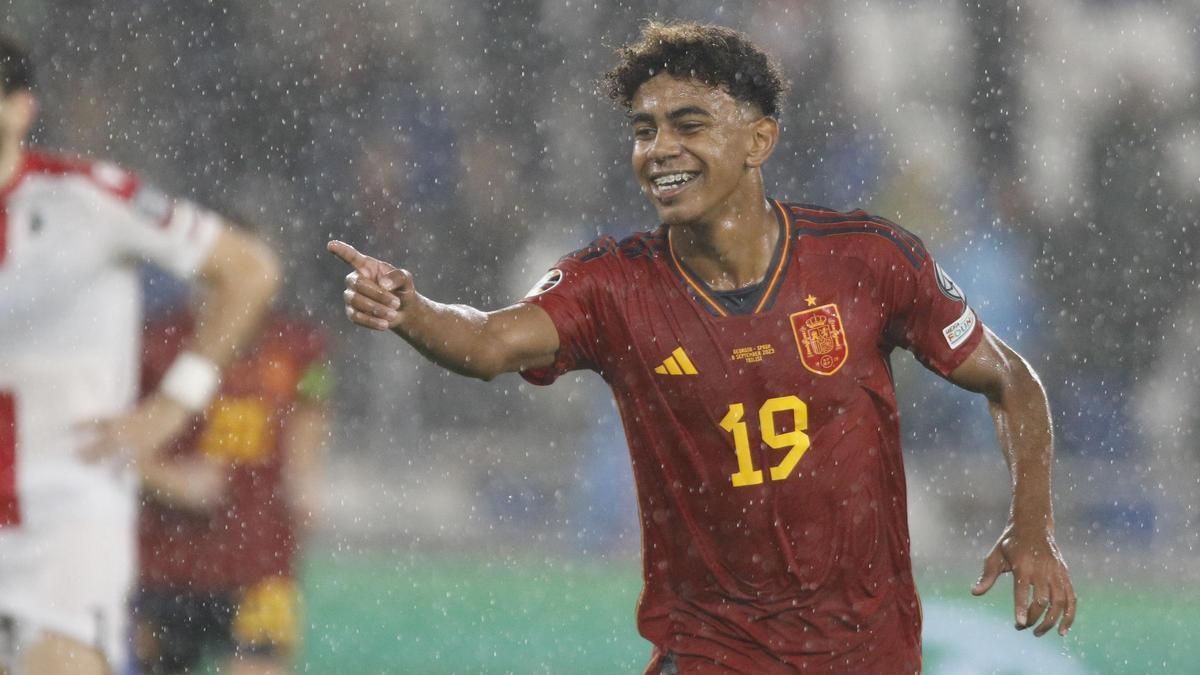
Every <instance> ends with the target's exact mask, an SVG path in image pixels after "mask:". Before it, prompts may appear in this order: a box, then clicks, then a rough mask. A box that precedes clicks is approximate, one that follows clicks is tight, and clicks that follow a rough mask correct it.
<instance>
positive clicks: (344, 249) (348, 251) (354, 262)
mask: <svg viewBox="0 0 1200 675" xmlns="http://www.w3.org/2000/svg"><path fill="white" fill-rule="evenodd" d="M325 249H326V250H327V251H329V252H330V253H332V254H334V255H336V256H337V257H339V258H341V259H342V261H343V262H345V263H346V264H347V265H350V266H351V267H353V268H354V269H359V268H361V267H362V265H363V263H365V262H366V261H367V256H365V255H363V254H361V253H359V252H358V249H356V248H354V247H353V246H351V245H350V244H347V243H346V242H344V241H339V240H337V239H333V240H331V241H330V242H329V243H328V244H326V245H325Z"/></svg>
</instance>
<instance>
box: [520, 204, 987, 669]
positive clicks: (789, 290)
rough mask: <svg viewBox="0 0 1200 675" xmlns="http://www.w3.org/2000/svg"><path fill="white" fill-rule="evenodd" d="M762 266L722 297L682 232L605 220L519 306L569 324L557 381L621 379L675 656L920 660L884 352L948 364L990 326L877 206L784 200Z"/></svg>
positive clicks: (657, 589)
mask: <svg viewBox="0 0 1200 675" xmlns="http://www.w3.org/2000/svg"><path fill="white" fill-rule="evenodd" d="M772 203H773V205H774V207H775V210H776V214H777V216H778V220H779V227H780V232H781V236H780V239H779V245H778V247H777V250H776V252H775V257H774V259H773V260H772V263H771V268H770V271H769V272H768V274H767V275H766V278H765V279H764V280H763V281H762V282H761V283H760V284H758V285H757V286H756V287H752V288H749V289H743V290H741V291H739V292H736V293H715V292H713V291H712V290H710V289H709V288H707V287H706V286H705V284H704V283H703V282H702V281H700V280H699V279H697V278H696V277H695V276H694V275H693V274H692V273H691V272H690V271H689V270H688V269H687V267H686V265H684V264H683V263H681V261H680V260H679V259H678V258H677V257H676V256H675V255H674V253H673V251H672V247H671V236H670V228H669V227H666V226H663V227H660V228H658V229H657V230H655V231H653V232H647V233H641V234H636V235H634V236H631V237H629V238H627V239H625V240H623V241H621V242H619V243H618V242H616V241H614V240H613V239H612V238H610V237H602V238H601V239H598V240H597V241H596V242H594V243H593V244H592V245H591V246H590V247H588V248H586V249H583V250H581V251H578V252H576V253H574V254H572V255H569V256H567V257H565V258H563V259H562V260H561V261H560V262H559V263H558V265H557V266H556V267H555V269H553V270H551V271H550V273H548V274H547V275H546V277H545V278H544V279H543V280H542V282H541V283H540V284H539V285H538V286H536V287H535V288H534V289H533V290H532V291H531V292H530V295H529V296H528V297H527V298H526V299H525V302H531V303H534V304H536V305H538V306H539V307H541V308H542V309H544V310H545V311H546V312H547V313H548V314H549V315H550V317H551V319H552V320H553V321H554V324H555V326H556V327H557V329H558V332H559V340H560V347H559V352H558V356H557V360H556V361H555V363H554V364H553V365H552V366H550V367H548V368H546V369H543V370H537V371H529V372H526V373H524V376H525V377H526V379H528V380H529V381H530V382H533V383H535V384H549V383H550V382H552V381H554V379H555V378H557V377H558V376H559V375H561V374H562V373H565V372H567V371H570V370H575V369H581V368H588V369H592V370H595V371H597V372H598V373H600V374H601V375H602V376H603V377H604V379H605V380H606V381H607V382H608V383H609V384H610V385H611V387H612V390H613V394H614V396H615V397H616V401H617V406H618V408H619V410H620V413H621V418H622V420H623V422H624V425H625V431H626V436H627V439H628V442H629V448H630V454H631V457H632V461H633V469H634V476H635V479H636V482H637V490H638V502H639V507H640V513H641V522H642V550H643V571H644V577H645V589H644V591H643V594H642V597H641V600H640V602H639V606H638V628H639V631H640V632H641V634H642V635H643V636H645V637H646V639H648V640H649V641H650V642H651V643H653V644H654V645H655V648H656V650H655V652H656V657H655V661H654V662H652V663H651V669H652V670H653V672H658V671H657V670H656V668H657V667H658V665H659V663H660V661H661V659H664V658H666V656H667V655H668V654H669V655H670V656H671V658H672V659H673V660H674V661H675V663H676V665H677V667H679V670H680V671H686V670H688V669H689V668H691V667H693V666H700V667H701V668H702V669H703V666H704V664H710V668H709V669H715V670H718V671H721V672H746V673H766V672H794V671H796V670H798V669H807V671H818V672H854V673H874V672H880V673H902V672H916V671H918V670H919V669H920V658H921V657H920V654H921V652H920V636H921V610H920V604H919V601H918V599H917V593H916V587H915V585H914V582H913V576H912V564H911V561H910V557H909V534H908V522H907V502H906V497H905V484H904V466H903V461H902V458H901V451H900V432H899V420H898V413H897V408H896V398H895V393H894V389H893V383H892V377H891V369H890V364H889V358H890V355H891V352H892V351H893V349H895V348H896V347H903V348H907V349H909V350H911V351H912V352H913V353H914V354H915V355H916V356H917V357H918V358H919V359H920V360H921V361H922V362H923V363H924V364H925V365H926V366H928V367H929V368H931V369H932V370H934V371H935V372H937V373H939V374H941V375H943V376H945V375H947V374H949V373H950V372H951V371H952V370H953V369H954V368H956V367H957V366H958V365H959V364H961V363H962V362H963V361H964V360H965V359H966V358H967V356H969V355H970V354H971V352H972V351H974V349H975V347H976V346H977V345H978V343H979V340H980V339H981V336H982V334H983V330H982V327H981V324H980V323H979V321H978V320H977V318H976V316H975V314H974V312H973V311H972V310H971V308H970V307H969V306H968V305H967V303H966V301H965V299H964V297H963V294H962V292H961V290H960V289H959V288H958V287H957V286H956V285H955V284H954V282H953V281H951V280H950V278H949V277H948V276H947V275H946V274H945V273H944V272H943V271H942V270H941V268H940V267H937V266H936V265H935V264H934V261H933V259H932V258H931V257H930V255H929V253H928V252H927V251H926V250H925V248H924V247H923V246H922V244H921V242H920V241H919V240H918V239H917V238H916V237H915V236H913V235H912V234H910V233H908V232H906V231H905V230H903V229H901V228H900V227H898V226H896V225H894V224H892V223H890V222H888V221H885V220H883V219H880V218H875V217H872V216H869V215H867V214H866V213H863V212H861V211H855V212H852V213H839V212H834V211H831V210H828V209H823V208H818V207H811V206H802V205H793V204H781V203H777V202H772Z"/></svg>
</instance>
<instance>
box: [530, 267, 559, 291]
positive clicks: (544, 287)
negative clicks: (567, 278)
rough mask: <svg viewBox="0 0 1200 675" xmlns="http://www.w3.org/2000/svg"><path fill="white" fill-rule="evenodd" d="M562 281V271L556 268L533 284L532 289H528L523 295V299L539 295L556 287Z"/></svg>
mask: <svg viewBox="0 0 1200 675" xmlns="http://www.w3.org/2000/svg"><path fill="white" fill-rule="evenodd" d="M562 280H563V273H562V270H560V269H557V268H555V269H552V270H550V271H549V272H546V276H544V277H542V278H541V279H540V280H539V281H538V282H537V283H536V284H534V285H533V288H531V289H529V292H528V293H526V294H525V297H527V298H532V297H535V296H538V295H541V294H542V293H545V292H546V291H548V290H550V289H551V288H554V287H555V286H557V285H558V284H559V283H561V282H562Z"/></svg>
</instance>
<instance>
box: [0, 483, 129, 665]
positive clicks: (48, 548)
mask: <svg viewBox="0 0 1200 675" xmlns="http://www.w3.org/2000/svg"><path fill="white" fill-rule="evenodd" d="M17 473H18V479H17V480H18V495H19V504H20V509H21V523H20V524H19V525H16V526H8V527H0V666H7V667H8V668H9V669H10V670H12V671H16V672H19V669H18V664H19V662H20V655H21V653H22V651H23V650H24V649H25V648H26V647H28V646H29V645H32V644H33V643H34V642H36V641H37V640H38V639H39V638H41V637H42V636H43V635H44V634H45V633H47V632H55V633H59V634H61V635H64V636H66V637H69V638H71V639H74V640H76V641H78V642H80V643H82V644H85V645H89V646H91V647H94V648H95V649H97V650H99V651H100V653H101V654H103V655H104V657H105V658H106V659H107V660H108V663H109V666H110V669H111V670H113V671H114V672H119V670H120V669H121V668H123V667H124V665H125V659H126V652H127V649H126V642H127V640H128V632H127V631H128V611H129V605H128V600H129V593H130V590H131V587H132V585H133V582H134V578H135V574H136V568H135V565H136V557H135V556H136V550H135V547H136V540H135V537H136V532H135V528H136V516H137V514H136V510H135V509H136V483H135V482H134V481H133V479H132V477H131V476H129V475H128V472H127V471H126V472H122V473H121V474H118V473H117V472H116V470H114V469H113V468H112V466H111V465H85V464H82V463H79V462H70V461H56V462H53V463H50V462H47V463H44V464H43V465H40V466H38V467H36V468H34V467H23V466H21V465H18V467H17ZM6 629H7V630H6ZM5 633H7V635H6V634H5Z"/></svg>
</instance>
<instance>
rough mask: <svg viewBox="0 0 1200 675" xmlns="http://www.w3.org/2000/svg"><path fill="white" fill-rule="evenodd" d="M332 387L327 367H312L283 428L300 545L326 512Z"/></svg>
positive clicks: (288, 492)
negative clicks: (326, 462) (326, 472)
mask: <svg viewBox="0 0 1200 675" xmlns="http://www.w3.org/2000/svg"><path fill="white" fill-rule="evenodd" d="M332 387H333V383H332V380H331V376H330V374H329V366H328V365H327V364H325V363H317V364H314V365H312V366H310V367H309V369H308V371H307V372H306V373H305V375H304V377H303V378H301V380H300V383H299V385H298V386H297V400H296V403H295V405H294V407H293V409H292V412H291V413H290V414H289V415H288V420H287V425H286V427H285V428H284V439H283V443H284V446H283V448H284V452H285V453H286V454H287V456H286V457H285V459H284V463H283V471H284V473H283V490H284V495H285V498H286V499H287V505H288V509H289V510H290V511H291V513H292V518H293V521H294V522H295V523H296V538H297V539H298V540H299V541H300V542H304V541H305V540H306V539H307V538H308V536H307V535H308V534H309V533H310V532H311V531H312V530H313V529H314V528H316V527H318V526H319V525H320V521H321V519H322V517H323V515H324V513H325V499H326V493H327V488H326V484H327V483H326V475H325V459H326V454H327V442H328V439H329V406H328V403H327V401H328V398H329V394H330V392H331V390H332Z"/></svg>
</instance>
